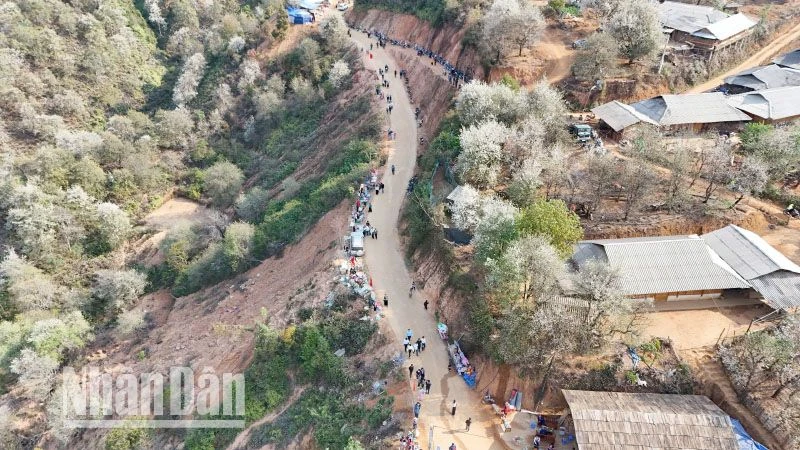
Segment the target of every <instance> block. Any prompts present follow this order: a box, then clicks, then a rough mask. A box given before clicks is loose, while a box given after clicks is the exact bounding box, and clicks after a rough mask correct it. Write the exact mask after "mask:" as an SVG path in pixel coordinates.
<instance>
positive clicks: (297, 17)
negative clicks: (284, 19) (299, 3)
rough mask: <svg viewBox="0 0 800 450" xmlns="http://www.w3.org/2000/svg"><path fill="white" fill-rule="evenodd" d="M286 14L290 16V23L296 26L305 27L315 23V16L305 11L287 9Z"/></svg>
mask: <svg viewBox="0 0 800 450" xmlns="http://www.w3.org/2000/svg"><path fill="white" fill-rule="evenodd" d="M286 12H287V13H288V14H289V22H290V23H293V24H296V25H305V24H307V23H311V22H313V21H314V16H312V15H311V13H310V12H308V11H306V10H304V9H298V8H287V9H286Z"/></svg>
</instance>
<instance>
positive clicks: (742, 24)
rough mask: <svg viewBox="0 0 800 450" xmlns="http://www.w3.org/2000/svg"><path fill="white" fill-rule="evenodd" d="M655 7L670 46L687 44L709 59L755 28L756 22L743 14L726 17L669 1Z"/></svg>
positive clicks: (700, 8) (700, 7)
mask: <svg viewBox="0 0 800 450" xmlns="http://www.w3.org/2000/svg"><path fill="white" fill-rule="evenodd" d="M655 5H656V8H657V9H658V12H659V19H660V21H661V24H662V26H663V27H664V33H665V34H667V35H669V41H670V44H671V45H673V46H683V45H688V46H689V47H691V48H692V49H694V50H696V51H699V52H701V53H704V54H707V55H708V56H709V57H711V56H712V55H713V53H714V52H716V51H719V50H721V49H723V48H726V47H728V46H730V45H733V44H735V43H737V42H741V41H742V39H744V38H746V37H747V36H750V35H751V34H752V33H753V30H754V28H755V26H756V22H755V21H754V20H753V19H751V18H749V17H747V16H745V15H744V14H740V13H737V14H733V15H729V14H727V13H725V12H723V11H720V10H719V9H716V8H713V7H710V6H700V5H693V4H689V3H680V2H669V1H665V2H656V3H655Z"/></svg>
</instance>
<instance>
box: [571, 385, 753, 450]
mask: <svg viewBox="0 0 800 450" xmlns="http://www.w3.org/2000/svg"><path fill="white" fill-rule="evenodd" d="M561 392H562V393H563V394H564V397H565V398H566V400H567V403H568V404H569V409H570V414H571V415H572V420H573V423H574V425H575V440H576V443H577V444H578V448H580V449H581V450H601V449H602V450H605V449H609V448H613V449H615V450H645V449H662V450H666V449H676V450H677V449H681V450H687V449H697V450H700V449H703V450H739V446H738V443H737V439H736V435H735V433H734V428H733V424H732V422H731V419H730V417H729V416H728V415H727V414H725V412H723V411H722V410H721V409H720V408H719V407H718V406H717V405H715V404H714V403H713V402H712V401H711V400H710V399H709V398H708V397H705V396H701V395H677V394H646V393H623V392H595V391H573V390H562V391H561Z"/></svg>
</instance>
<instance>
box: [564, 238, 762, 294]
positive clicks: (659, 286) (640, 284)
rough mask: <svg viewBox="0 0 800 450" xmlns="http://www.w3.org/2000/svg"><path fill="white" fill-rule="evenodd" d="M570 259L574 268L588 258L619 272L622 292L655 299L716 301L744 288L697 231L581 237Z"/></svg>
mask: <svg viewBox="0 0 800 450" xmlns="http://www.w3.org/2000/svg"><path fill="white" fill-rule="evenodd" d="M571 261H572V263H573V265H574V266H575V267H576V268H577V269H578V270H580V269H581V268H583V267H584V266H585V265H586V264H588V263H589V262H590V261H597V262H600V263H603V264H609V265H611V266H612V267H615V268H616V269H617V270H619V272H620V275H621V277H622V280H621V282H622V290H623V291H624V293H625V295H627V296H628V297H631V298H643V299H650V300H655V301H657V302H658V301H677V300H680V301H684V300H709V299H716V298H720V297H722V295H723V293H724V292H725V291H728V290H737V289H738V290H747V289H749V288H750V284H749V283H748V282H747V281H745V280H744V279H743V278H742V277H741V276H739V275H738V274H737V273H736V272H735V271H734V270H733V269H732V268H731V267H730V266H729V265H728V263H726V262H725V261H724V260H722V258H720V257H719V256H718V255H717V254H716V253H714V251H713V250H711V249H710V248H709V247H708V246H707V245H706V244H705V242H704V241H703V239H701V238H700V237H699V236H697V235H688V236H655V237H642V238H627V239H601V240H590V241H581V242H579V243H578V244H577V245H576V251H575V253H574V254H573V256H572V258H571Z"/></svg>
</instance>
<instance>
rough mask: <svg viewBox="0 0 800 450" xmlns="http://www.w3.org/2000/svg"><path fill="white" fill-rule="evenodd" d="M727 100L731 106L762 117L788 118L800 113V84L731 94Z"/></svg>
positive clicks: (773, 118)
mask: <svg viewBox="0 0 800 450" xmlns="http://www.w3.org/2000/svg"><path fill="white" fill-rule="evenodd" d="M727 101H728V104H729V105H730V106H732V107H734V108H737V109H740V110H742V111H745V112H747V113H750V114H752V115H754V116H757V117H760V118H762V119H768V120H781V119H786V118H788V117H794V116H798V115H800V86H786V87H779V88H774V89H764V90H761V91H754V92H746V93H744V94H739V95H731V96H730V97H728V100H727Z"/></svg>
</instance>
